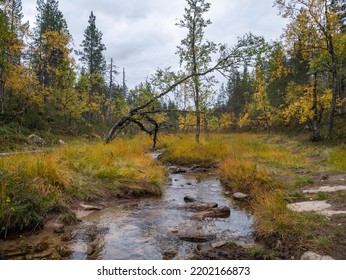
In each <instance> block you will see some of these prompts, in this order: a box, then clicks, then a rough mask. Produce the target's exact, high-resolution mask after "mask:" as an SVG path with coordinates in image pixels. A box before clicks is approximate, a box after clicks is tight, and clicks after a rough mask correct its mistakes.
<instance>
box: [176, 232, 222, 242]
mask: <svg viewBox="0 0 346 280" xmlns="http://www.w3.org/2000/svg"><path fill="white" fill-rule="evenodd" d="M177 236H178V238H179V239H180V240H183V241H189V242H208V241H211V240H213V239H215V237H216V234H215V233H204V232H197V231H184V232H178V234H177Z"/></svg>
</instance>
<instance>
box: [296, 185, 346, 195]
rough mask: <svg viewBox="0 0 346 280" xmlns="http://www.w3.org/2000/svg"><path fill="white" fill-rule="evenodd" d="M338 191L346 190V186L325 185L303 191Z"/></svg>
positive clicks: (307, 192)
mask: <svg viewBox="0 0 346 280" xmlns="http://www.w3.org/2000/svg"><path fill="white" fill-rule="evenodd" d="M338 191H346V186H323V187H319V188H317V189H310V190H304V191H303V193H306V194H314V193H319V192H326V193H333V192H338Z"/></svg>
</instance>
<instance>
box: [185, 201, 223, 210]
mask: <svg viewBox="0 0 346 280" xmlns="http://www.w3.org/2000/svg"><path fill="white" fill-rule="evenodd" d="M217 206H218V204H217V203H193V204H188V205H186V206H185V207H184V208H185V209H186V210H191V211H205V210H209V209H212V208H216V207H217Z"/></svg>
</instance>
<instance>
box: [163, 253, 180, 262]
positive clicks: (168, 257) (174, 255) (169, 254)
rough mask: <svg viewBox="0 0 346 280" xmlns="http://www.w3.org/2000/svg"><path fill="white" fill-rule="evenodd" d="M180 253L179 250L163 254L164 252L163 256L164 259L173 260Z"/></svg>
mask: <svg viewBox="0 0 346 280" xmlns="http://www.w3.org/2000/svg"><path fill="white" fill-rule="evenodd" d="M177 255H178V252H173V251H172V252H170V251H169V252H164V253H163V254H162V258H163V259H164V260H172V259H174V258H175V257H176V256H177Z"/></svg>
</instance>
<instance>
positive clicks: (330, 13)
mask: <svg viewBox="0 0 346 280" xmlns="http://www.w3.org/2000/svg"><path fill="white" fill-rule="evenodd" d="M275 5H276V6H278V8H279V10H280V12H281V14H282V15H283V17H286V18H290V19H291V26H292V23H294V22H297V21H298V20H299V19H298V17H301V16H302V14H304V16H305V19H304V20H305V21H306V26H308V27H309V29H308V30H314V32H316V35H317V36H316V38H315V39H316V40H314V42H313V44H314V45H313V48H314V49H317V50H318V56H316V57H315V59H314V60H313V61H311V63H312V64H313V66H317V65H318V66H319V67H320V66H323V68H324V71H325V72H329V74H330V75H331V88H332V99H331V105H330V110H329V114H328V120H327V133H326V138H327V139H330V138H331V136H332V129H333V125H334V115H335V111H336V104H337V97H338V93H339V83H338V78H339V70H340V64H339V63H340V62H341V61H340V55H341V53H342V52H344V49H345V45H346V39H345V38H344V37H342V38H340V36H339V34H340V33H341V29H342V25H343V21H342V18H343V17H342V12H340V11H342V8H341V9H340V7H342V6H343V5H342V1H338V0H290V1H284V0H276V1H275ZM302 32H303V33H304V32H306V30H302Z"/></svg>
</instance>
